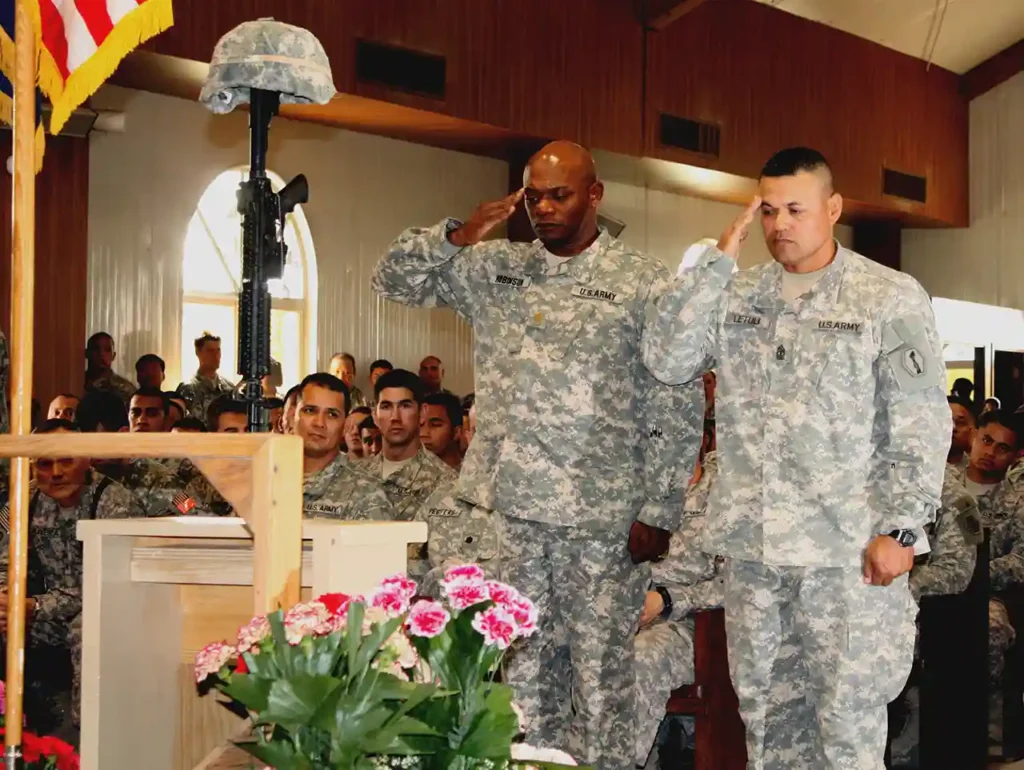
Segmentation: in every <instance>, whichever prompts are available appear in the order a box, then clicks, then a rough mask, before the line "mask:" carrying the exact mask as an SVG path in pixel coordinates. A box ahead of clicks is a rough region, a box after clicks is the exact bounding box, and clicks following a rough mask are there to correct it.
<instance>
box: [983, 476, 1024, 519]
mask: <svg viewBox="0 0 1024 770" xmlns="http://www.w3.org/2000/svg"><path fill="white" fill-rule="evenodd" d="M1022 470H1024V468H1022V467H1021V466H1018V465H1015V466H1013V467H1011V468H1010V470H1009V471H1008V472H1007V474H1006V477H1005V478H1004V479H1003V480H1002V481H1000V482H999V485H998V486H997V487H996V488H995V489H993V490H991V491H990V492H989V493H988V494H987V495H981V496H980V497H979V498H978V509H979V510H980V511H981V519H982V522H983V523H984V525H985V526H986V527H989V528H994V527H997V526H998V525H1000V524H1002V523H1003V522H1005V521H1007V520H1009V519H1013V518H1015V517H1017V516H1019V514H1020V513H1021V512H1022V511H1024V472H1022Z"/></svg>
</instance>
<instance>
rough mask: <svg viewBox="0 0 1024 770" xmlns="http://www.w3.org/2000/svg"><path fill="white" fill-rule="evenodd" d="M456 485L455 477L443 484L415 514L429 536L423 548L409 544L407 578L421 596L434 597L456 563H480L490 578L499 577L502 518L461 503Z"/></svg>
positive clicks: (483, 509)
mask: <svg viewBox="0 0 1024 770" xmlns="http://www.w3.org/2000/svg"><path fill="white" fill-rule="evenodd" d="M456 486H457V482H456V481H455V479H454V478H453V479H451V480H450V481H442V482H441V484H440V485H439V486H438V488H437V490H436V491H435V492H434V494H433V495H431V496H430V498H429V499H428V500H427V502H426V504H425V505H421V506H420V507H419V508H418V509H417V511H416V520H417V521H424V522H426V523H427V528H428V531H429V536H428V539H427V542H426V543H424V544H422V545H418V544H413V543H410V544H409V577H411V578H413V579H414V580H416V581H417V582H418V583H419V584H420V593H422V594H426V595H430V596H437V595H438V591H439V590H440V580H441V578H442V577H443V576H444V573H445V571H446V570H447V569H448V568H449V567H454V566H456V565H459V564H470V563H473V564H479V565H480V566H481V567H483V568H484V569H485V570H486V571H487V573H488V574H489V575H499V574H501V569H500V568H501V564H500V561H499V559H498V556H499V542H500V538H501V533H500V530H499V527H500V526H501V517H499V516H498V515H497V514H495V513H493V512H492V511H489V510H487V509H486V508H484V507H482V506H479V505H470V504H469V503H467V502H466V501H464V500H460V499H459V498H458V496H457V495H456Z"/></svg>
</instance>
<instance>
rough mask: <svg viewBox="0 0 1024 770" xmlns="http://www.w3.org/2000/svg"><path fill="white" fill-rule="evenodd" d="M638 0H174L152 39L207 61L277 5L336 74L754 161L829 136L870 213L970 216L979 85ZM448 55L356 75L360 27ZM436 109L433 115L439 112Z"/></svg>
mask: <svg viewBox="0 0 1024 770" xmlns="http://www.w3.org/2000/svg"><path fill="white" fill-rule="evenodd" d="M635 6H636V3H634V2H629V1H628V0H562V1H561V2H552V1H551V0H484V1H481V0H344V1H341V0H337V1H335V2H323V0H289V1H288V2H283V1H282V0H217V1H216V2H210V1H209V0H176V3H175V9H176V18H177V23H176V24H175V26H174V27H173V28H172V29H170V30H169V31H168V32H165V33H164V34H163V35H161V36H159V37H158V38H156V39H155V40H154V41H152V42H151V43H150V48H151V49H153V50H155V51H158V52H160V53H166V54H171V55H174V56H179V57H184V58H188V59H195V60H198V61H208V60H209V58H210V56H211V53H212V51H213V47H214V45H215V43H216V41H217V39H218V37H219V36H220V35H221V34H223V33H224V32H226V31H228V30H229V29H231V28H232V27H233V26H235V25H236V24H238V23H240V22H242V21H246V20H251V19H256V18H259V17H261V16H271V15H272V16H274V17H275V18H277V19H279V20H281V21H287V22H290V23H294V24H298V25H300V26H303V27H306V28H308V29H310V30H312V31H313V32H314V33H315V34H316V35H317V36H318V37H319V39H320V41H321V42H322V43H323V45H324V47H325V49H326V51H327V54H328V56H329V57H330V59H331V65H332V68H333V72H334V78H335V82H336V84H337V86H338V88H339V89H340V90H341V91H343V92H347V93H355V94H359V95H362V96H367V97H371V98H375V99H379V100H383V101H388V102H395V103H400V104H404V105H407V106H412V107H418V108H422V109H425V110H429V111H431V112H434V113H442V114H445V115H450V116H454V117H458V118H463V119H467V120H472V121H477V122H479V123H483V124H490V125H495V126H501V127H503V128H507V129H510V130H512V131H514V132H517V133H518V134H520V135H525V136H529V137H537V138H569V139H573V140H576V141H579V142H581V143H582V144H584V145H587V146H590V147H594V148H597V149H602V150H608V151H612V152H619V153H624V154H627V155H633V156H641V155H647V156H653V157H658V158H664V159H666V160H673V161H679V162H683V163H689V164H692V165H697V166H704V167H708V168H715V169H719V170H722V171H726V172H729V173H733V174H738V175H741V176H746V177H750V176H756V174H757V172H758V170H759V169H760V167H761V165H762V164H763V163H764V161H765V160H766V159H767V157H768V156H769V155H770V154H771V153H772V152H773V151H775V150H777V149H779V148H781V147H784V146H792V145H794V144H807V145H811V146H814V147H817V148H819V149H821V150H822V151H823V152H824V153H825V154H826V156H828V157H829V158H830V159H831V160H832V162H833V163H834V165H835V166H836V172H837V177H838V179H839V185H840V188H841V189H842V190H843V192H844V194H845V195H846V196H847V197H849V198H850V199H852V200H855V201H857V202H858V203H859V204H860V206H859V207H858V211H866V212H875V213H882V214H889V215H896V216H899V215H907V216H906V217H905V218H907V219H909V220H913V221H918V222H927V221H930V222H932V223H934V224H949V225H957V226H962V225H966V224H967V220H968V205H967V128H968V126H967V100H966V98H965V97H964V95H963V94H962V93H961V90H960V79H959V77H958V76H957V75H955V74H953V73H951V72H948V71H946V70H943V69H941V68H939V67H934V66H933V67H931V69H930V70H928V71H926V70H925V65H924V63H923V62H921V61H920V60H917V59H914V58H912V57H909V56H906V55H904V54H900V53H897V52H895V51H893V50H890V49H888V48H885V47H883V46H880V45H877V44H875V43H871V42H869V41H866V40H863V39H861V38H858V37H855V36H853V35H849V34H847V33H845V32H841V31H838V30H834V29H831V28H829V27H826V26H823V25H821V24H817V23H815V22H811V21H808V20H805V19H802V18H800V17H797V16H794V15H792V14H788V13H785V12H782V11H779V10H777V9H774V8H772V7H770V6H768V5H765V4H762V3H754V2H750V0H715V1H714V2H707V3H702V4H700V5H699V6H698V7H695V9H694V10H693V12H692V13H688V14H686V15H685V17H683V18H682V19H680V20H678V21H676V22H674V23H673V24H671V25H669V26H668V27H667V28H666V29H665V30H663V31H646V32H645V31H644V29H643V27H642V25H641V23H640V21H639V20H638V18H637V15H636V8H635ZM360 38H364V39H368V40H373V41H377V42H381V43H387V44H391V45H395V46H400V47H405V48H411V49H415V50H420V51H424V52H427V53H433V54H438V55H442V56H444V57H445V58H446V61H447V91H446V95H445V98H444V100H432V99H427V98H424V97H420V96H413V95H409V94H403V93H399V92H396V91H394V90H387V89H384V88H381V87H377V86H370V85H367V84H362V83H357V82H356V78H355V72H354V61H355V45H356V40H357V39H360ZM662 112H669V113H672V114H675V115H678V116H680V117H684V118H692V119H697V120H701V121H706V122H708V123H712V124H715V125H717V126H719V127H720V128H721V132H722V135H721V150H720V154H719V157H717V158H712V157H707V156H701V155H695V154H692V153H687V152H683V151H679V150H675V149H670V148H666V147H662V146H661V145H660V144H659V141H658V136H657V127H658V116H659V114H660V113H662ZM424 119H425V120H429V116H425V118H424ZM883 166H887V167H889V168H892V169H895V170H898V171H903V172H906V173H911V174H915V175H923V176H926V177H927V179H928V196H927V202H926V203H925V204H915V203H910V202H906V201H902V200H899V199H896V198H891V197H886V196H883V194H882V167H883Z"/></svg>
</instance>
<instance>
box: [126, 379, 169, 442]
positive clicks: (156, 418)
mask: <svg viewBox="0 0 1024 770" xmlns="http://www.w3.org/2000/svg"><path fill="white" fill-rule="evenodd" d="M170 412H171V403H170V399H168V398H167V396H166V395H164V392H163V391H162V390H160V389H158V388H140V389H139V390H137V391H135V395H133V396H132V398H131V401H130V402H129V404H128V426H129V428H130V429H131V432H132V433H163V432H164V431H166V429H167V419H168V416H169V415H170Z"/></svg>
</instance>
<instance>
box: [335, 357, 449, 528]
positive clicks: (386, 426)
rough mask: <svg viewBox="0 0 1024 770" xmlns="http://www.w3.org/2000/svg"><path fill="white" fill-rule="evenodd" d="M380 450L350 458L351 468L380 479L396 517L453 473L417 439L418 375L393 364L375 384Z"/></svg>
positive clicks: (407, 514) (407, 513)
mask: <svg viewBox="0 0 1024 770" xmlns="http://www.w3.org/2000/svg"><path fill="white" fill-rule="evenodd" d="M374 396H375V398H376V401H377V408H376V410H375V412H374V416H375V418H376V419H375V421H376V423H377V426H378V427H379V428H380V435H381V443H382V448H381V453H380V454H379V455H377V456H376V457H369V458H366V459H364V460H361V461H360V462H358V463H356V464H354V466H353V471H355V472H359V473H362V474H365V475H368V476H370V477H372V478H375V479H379V480H381V481H382V482H383V484H384V490H385V492H386V493H387V496H388V499H389V500H390V501H391V505H392V507H393V509H394V512H393V516H392V518H393V519H394V520H395V521H412V520H413V519H415V518H416V513H417V509H418V508H420V507H421V506H423V505H424V504H425V503H426V502H427V498H429V497H430V495H432V494H433V493H434V492H435V491H436V490H437V489H438V487H439V486H440V485H441V484H442V483H444V482H447V481H451V480H453V479H455V478H457V476H458V474H456V472H455V471H454V470H452V469H451V468H450V467H448V465H446V464H445V463H444V461H443V460H441V459H440V458H439V457H437V456H436V455H434V454H433V453H432V452H429V451H427V449H426V448H424V447H423V446H422V444H420V410H421V407H422V405H423V397H424V385H423V381H422V380H421V379H420V378H419V377H417V376H416V375H415V374H413V373H412V372H410V371H406V370H404V369H394V370H392V371H390V372H387V373H386V374H382V375H381V376H380V377H379V378H378V380H377V383H376V384H375V385H374Z"/></svg>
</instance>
